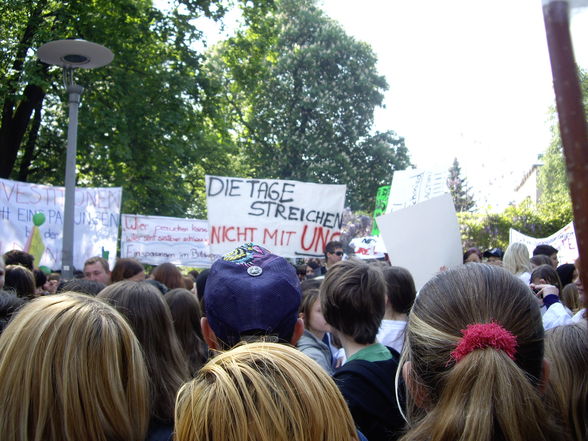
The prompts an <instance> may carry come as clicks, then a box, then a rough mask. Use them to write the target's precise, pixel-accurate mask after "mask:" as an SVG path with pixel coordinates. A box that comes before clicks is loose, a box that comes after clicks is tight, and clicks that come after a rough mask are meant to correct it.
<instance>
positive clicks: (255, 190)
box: [206, 175, 345, 257]
mask: <svg viewBox="0 0 588 441" xmlns="http://www.w3.org/2000/svg"><path fill="white" fill-rule="evenodd" d="M206 201H207V205H208V224H209V229H210V249H211V251H212V252H213V253H216V254H224V253H227V252H229V251H232V250H233V249H235V248H236V247H237V246H239V245H240V244H242V243H245V242H254V243H256V244H259V245H261V246H263V247H265V248H267V249H268V250H270V251H271V252H273V253H275V254H277V255H280V256H283V257H301V256H314V257H320V256H323V250H324V247H325V244H326V243H327V242H329V241H331V240H338V238H339V237H340V235H341V233H340V229H341V222H342V216H343V206H344V203H345V186H344V185H324V184H311V183H307V182H299V181H285V180H278V179H247V178H230V177H220V176H208V175H207V176H206Z"/></svg>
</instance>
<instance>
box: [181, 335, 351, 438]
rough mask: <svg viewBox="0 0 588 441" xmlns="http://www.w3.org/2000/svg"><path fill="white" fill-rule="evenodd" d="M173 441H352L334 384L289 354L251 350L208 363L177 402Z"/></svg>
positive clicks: (272, 348)
mask: <svg viewBox="0 0 588 441" xmlns="http://www.w3.org/2000/svg"><path fill="white" fill-rule="evenodd" d="M175 430H176V435H175V436H176V438H175V439H176V440H177V441H196V440H198V441H225V440H231V441H292V440H296V441H321V440H325V441H327V440H337V441H350V440H354V441H357V439H358V438H357V432H356V429H355V426H354V423H353V419H352V417H351V414H350V412H349V409H348V408H347V405H346V403H345V400H344V399H343V396H342V395H341V393H340V392H339V389H338V388H337V386H336V385H335V383H334V381H333V380H332V379H331V378H330V377H329V375H328V374H327V373H326V372H324V371H323V369H322V368H321V367H320V366H319V365H318V364H316V363H315V362H314V361H312V360H311V359H309V358H308V357H306V356H305V355H303V354H302V353H300V352H299V351H297V350H296V349H294V348H291V347H289V346H286V345H282V344H276V343H250V344H244V345H242V346H237V347H236V348H234V349H232V350H230V351H227V352H224V353H222V354H220V355H218V356H217V357H216V358H214V359H212V360H210V361H209V362H208V363H207V364H206V365H205V366H204V367H203V368H202V370H201V371H200V373H199V374H198V375H197V376H196V378H195V379H194V380H192V381H191V382H189V383H187V384H185V385H184V386H183V387H182V389H180V392H179V393H178V398H177V400H176V413H175Z"/></svg>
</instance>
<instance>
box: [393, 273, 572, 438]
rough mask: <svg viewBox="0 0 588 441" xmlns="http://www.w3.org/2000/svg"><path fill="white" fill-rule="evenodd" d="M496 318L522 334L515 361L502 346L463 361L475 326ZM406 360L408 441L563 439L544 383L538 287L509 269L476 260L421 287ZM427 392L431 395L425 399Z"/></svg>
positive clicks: (477, 352)
mask: <svg viewBox="0 0 588 441" xmlns="http://www.w3.org/2000/svg"><path fill="white" fill-rule="evenodd" d="M493 321H495V322H496V323H498V324H499V325H500V326H502V327H503V328H504V329H506V330H508V331H509V332H510V333H512V334H513V335H514V336H515V337H516V339H517V348H516V351H517V352H516V356H515V359H514V360H512V359H510V358H509V356H508V355H507V354H506V353H505V352H503V351H501V350H497V349H492V348H486V349H481V350H473V351H472V352H470V353H469V354H468V355H466V356H465V357H464V358H462V359H461V360H460V361H459V362H457V363H455V364H454V363H452V362H451V355H450V354H451V351H452V350H453V349H454V348H455V347H456V345H457V344H458V342H459V341H460V340H461V337H462V332H461V330H463V329H465V328H466V327H467V326H468V325H470V324H482V323H491V322H493ZM406 333H407V338H406V340H405V342H406V343H405V347H404V351H403V354H402V359H401V365H402V363H403V362H405V361H411V367H412V369H410V370H409V372H410V373H409V378H407V384H409V385H410V384H412V385H417V386H415V387H414V388H412V389H411V392H414V390H415V389H418V391H419V392H420V393H421V394H422V397H421V398H422V401H424V402H422V403H419V405H420V407H421V408H422V407H424V408H426V410H423V409H421V408H418V406H417V404H416V403H415V402H414V400H413V398H412V395H411V394H409V399H408V420H409V425H410V427H411V430H410V431H409V432H408V433H407V434H406V435H405V436H404V437H403V438H402V439H403V440H405V441H407V440H436V441H441V440H444V441H445V440H447V441H448V440H451V441H458V440H459V441H474V440H475V441H490V440H494V439H504V440H509V441H522V440H533V441H539V440H548V439H561V438H560V435H561V434H558V433H557V431H556V430H555V429H554V428H553V426H552V425H551V424H550V422H549V419H548V416H547V413H546V412H545V409H544V408H543V403H542V402H541V399H540V396H539V392H538V388H537V385H538V384H539V382H540V377H541V369H542V360H543V326H542V322H541V314H540V312H539V306H538V304H537V302H536V300H535V298H534V296H533V294H532V293H531V290H530V289H529V287H528V286H526V285H525V284H524V283H523V282H522V281H521V280H520V279H518V278H516V277H514V276H513V275H511V274H509V273H508V272H506V271H505V270H503V269H502V268H499V267H497V266H493V265H486V264H476V265H464V266H463V267H460V268H457V269H454V270H449V271H445V272H442V273H440V274H438V275H437V276H436V277H435V278H433V279H432V280H430V281H429V282H428V283H427V284H426V285H425V286H424V287H423V288H422V289H421V291H420V293H419V295H418V296H417V298H416V301H415V303H414V306H413V308H412V310H411V313H410V315H409V320H408V325H407V328H406ZM423 397H424V398H423Z"/></svg>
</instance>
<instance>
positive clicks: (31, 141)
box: [17, 99, 43, 182]
mask: <svg viewBox="0 0 588 441" xmlns="http://www.w3.org/2000/svg"><path fill="white" fill-rule="evenodd" d="M42 107H43V100H42V99H41V101H39V102H38V103H37V105H36V106H35V116H34V117H33V124H32V126H31V129H30V130H29V137H28V139H27V144H26V146H25V151H24V155H23V156H22V159H21V160H20V169H19V172H18V178H17V179H18V180H19V181H21V182H26V181H27V178H28V176H29V169H30V167H31V162H32V161H33V157H34V152H35V144H36V143H37V138H38V136H39V128H40V127H41V109H42Z"/></svg>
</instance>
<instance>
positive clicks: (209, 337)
mask: <svg viewBox="0 0 588 441" xmlns="http://www.w3.org/2000/svg"><path fill="white" fill-rule="evenodd" d="M200 328H202V335H203V336H204V341H206V344H207V345H208V347H209V348H210V349H216V350H219V349H220V345H219V344H218V339H217V338H216V334H215V333H214V331H213V330H212V328H211V327H210V324H209V323H208V319H207V318H206V317H202V318H201V319H200Z"/></svg>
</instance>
